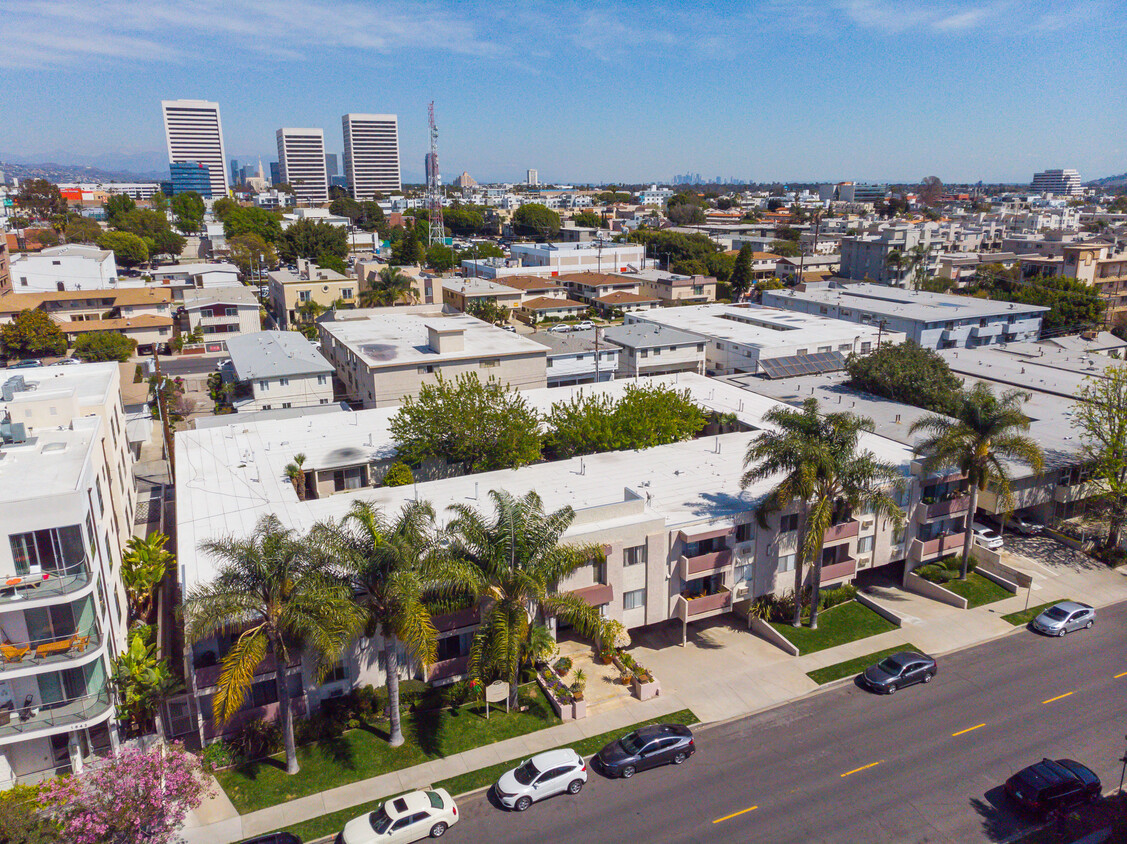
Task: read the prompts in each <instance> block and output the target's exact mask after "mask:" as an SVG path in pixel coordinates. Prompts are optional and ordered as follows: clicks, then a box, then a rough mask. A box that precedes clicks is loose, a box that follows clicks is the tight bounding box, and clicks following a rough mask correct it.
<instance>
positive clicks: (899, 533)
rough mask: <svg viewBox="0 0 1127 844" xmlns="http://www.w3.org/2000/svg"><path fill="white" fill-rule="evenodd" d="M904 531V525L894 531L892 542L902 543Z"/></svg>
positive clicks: (894, 543)
mask: <svg viewBox="0 0 1127 844" xmlns="http://www.w3.org/2000/svg"><path fill="white" fill-rule="evenodd" d="M904 533H905V529H904V528H902V527H898V528H896V529H895V530H894V531H892V544H893V545H899V544H900V543H902V542H903V541H904Z"/></svg>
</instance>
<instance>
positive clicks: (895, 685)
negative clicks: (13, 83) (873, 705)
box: [861, 651, 939, 695]
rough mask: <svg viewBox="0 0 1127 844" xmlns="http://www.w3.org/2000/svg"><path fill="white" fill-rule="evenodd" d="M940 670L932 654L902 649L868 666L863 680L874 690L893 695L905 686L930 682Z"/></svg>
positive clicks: (862, 677)
mask: <svg viewBox="0 0 1127 844" xmlns="http://www.w3.org/2000/svg"><path fill="white" fill-rule="evenodd" d="M938 671H939V666H938V665H936V663H935V660H934V659H932V658H931V657H930V656H927V655H926V654H918V653H915V652H914V651H902V652H901V653H898V654H893V655H892V656H886V657H885V658H884V659H882V660H881V661H880V662H878V663H877V664H876V665H873V666H870V667H869V668H866V669H865V673H864V674H862V675H861V682H862V683H864V684H865V685H866V686H868V687H869V688H870V689H872V690H873V691H874V692H880V693H881V694H886V695H891V694H894V693H895V692H896V690H897V689H902V688H904V687H905V686H911V685H914V684H915V683H930V682H931V678H932V677H934V676H935V675H936V673H937V672H938Z"/></svg>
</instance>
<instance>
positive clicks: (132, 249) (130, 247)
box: [98, 232, 149, 267]
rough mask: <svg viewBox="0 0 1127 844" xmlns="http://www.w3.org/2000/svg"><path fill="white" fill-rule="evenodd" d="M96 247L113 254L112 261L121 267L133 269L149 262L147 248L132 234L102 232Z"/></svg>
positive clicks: (143, 242) (142, 241) (145, 244)
mask: <svg viewBox="0 0 1127 844" xmlns="http://www.w3.org/2000/svg"><path fill="white" fill-rule="evenodd" d="M98 246H100V247H101V248H102V249H108V250H109V251H110V252H113V256H114V259H115V260H116V261H117V263H119V264H121V265H122V266H123V267H135V266H137V265H138V264H143V263H145V262H146V261H147V260H149V246H148V244H147V243H145V241H144V240H142V239H141V238H140V237H138V236H137V235H135V234H133V233H132V232H102V234H101V235H99V236H98Z"/></svg>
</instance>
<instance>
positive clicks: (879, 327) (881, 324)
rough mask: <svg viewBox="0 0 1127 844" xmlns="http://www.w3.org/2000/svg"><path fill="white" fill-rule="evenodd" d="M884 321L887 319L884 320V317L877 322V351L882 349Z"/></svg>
mask: <svg viewBox="0 0 1127 844" xmlns="http://www.w3.org/2000/svg"><path fill="white" fill-rule="evenodd" d="M884 323H885V321H884V320H883V319H882V320H880V321H879V322H878V323H877V351H878V352H879V351H880V340H881V337H883V336H884Z"/></svg>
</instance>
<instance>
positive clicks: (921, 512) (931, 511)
mask: <svg viewBox="0 0 1127 844" xmlns="http://www.w3.org/2000/svg"><path fill="white" fill-rule="evenodd" d="M969 507H970V496H969V495H960V496H958V497H957V498H952V499H950V500H948V501H936V502H935V503H934V504H926V505H924V506H923V507H920V508H919V509H918V510H917V511H916V513H917V517H918V519H919V521H921V522H928V521H931V520H932V519H940V518H943V517H944V516H951V515H954V514H955V513H965V512H966V511H967V508H969Z"/></svg>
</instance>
